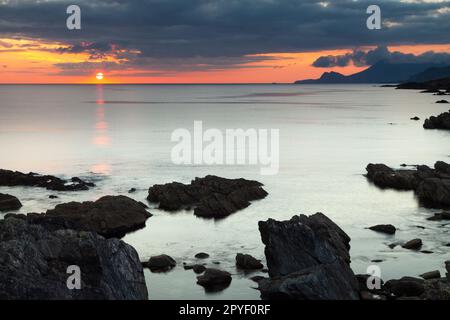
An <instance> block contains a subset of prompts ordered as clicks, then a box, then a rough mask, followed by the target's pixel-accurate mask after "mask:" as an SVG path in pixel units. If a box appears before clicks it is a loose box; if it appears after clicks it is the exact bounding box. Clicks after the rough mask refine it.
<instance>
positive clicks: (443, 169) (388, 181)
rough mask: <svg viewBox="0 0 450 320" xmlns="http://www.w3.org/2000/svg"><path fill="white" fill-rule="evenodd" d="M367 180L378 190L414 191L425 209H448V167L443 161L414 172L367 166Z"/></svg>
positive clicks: (449, 173)
mask: <svg viewBox="0 0 450 320" xmlns="http://www.w3.org/2000/svg"><path fill="white" fill-rule="evenodd" d="M366 170H367V175H366V177H367V179H368V180H369V181H371V182H373V183H374V184H375V185H377V186H378V187H380V188H391V189H396V190H414V192H415V194H416V195H417V197H418V198H419V200H420V202H421V203H422V204H423V205H425V206H427V207H434V208H447V207H450V165H449V164H448V163H446V162H443V161H438V162H436V163H435V165H434V168H430V167H428V166H425V165H420V166H417V168H416V170H403V169H400V170H394V169H392V168H389V167H388V166H386V165H384V164H369V165H368V166H367V168H366Z"/></svg>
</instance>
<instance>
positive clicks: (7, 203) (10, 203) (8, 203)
mask: <svg viewBox="0 0 450 320" xmlns="http://www.w3.org/2000/svg"><path fill="white" fill-rule="evenodd" d="M21 207H22V203H20V201H19V199H17V198H16V197H14V196H12V195H9V194H4V193H0V212H2V211H12V210H19V209H20V208H21Z"/></svg>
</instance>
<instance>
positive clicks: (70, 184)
mask: <svg viewBox="0 0 450 320" xmlns="http://www.w3.org/2000/svg"><path fill="white" fill-rule="evenodd" d="M0 186H9V187H14V186H27V187H40V188H46V189H48V190H54V191H81V190H89V187H94V186H95V184H93V183H90V182H86V181H83V180H81V179H80V178H77V177H74V178H72V179H70V180H69V181H67V180H63V179H60V178H57V177H54V176H50V175H44V176H43V175H40V174H37V173H33V172H30V173H27V174H25V173H22V172H19V171H11V170H3V169H0Z"/></svg>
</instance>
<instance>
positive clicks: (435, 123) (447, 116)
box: [423, 112, 450, 130]
mask: <svg viewBox="0 0 450 320" xmlns="http://www.w3.org/2000/svg"><path fill="white" fill-rule="evenodd" d="M423 127H424V128H425V129H442V130H450V112H444V113H441V114H440V115H438V116H437V117H434V116H432V117H430V118H428V119H426V120H425V123H424V124H423Z"/></svg>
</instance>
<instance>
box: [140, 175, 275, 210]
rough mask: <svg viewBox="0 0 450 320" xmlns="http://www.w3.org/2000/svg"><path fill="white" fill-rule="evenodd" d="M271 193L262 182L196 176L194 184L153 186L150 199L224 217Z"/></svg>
mask: <svg viewBox="0 0 450 320" xmlns="http://www.w3.org/2000/svg"><path fill="white" fill-rule="evenodd" d="M266 196H267V192H266V191H265V190H264V189H263V188H262V184H261V183H260V182H258V181H251V180H246V179H226V178H221V177H217V176H212V175H209V176H206V177H204V178H195V179H194V180H193V181H191V183H190V184H182V183H179V182H172V183H167V184H164V185H154V186H152V187H150V189H149V194H148V197H147V199H148V200H149V201H150V202H155V203H159V208H160V209H163V210H167V211H176V210H180V209H184V208H186V207H189V208H190V207H194V214H195V215H196V216H199V217H203V218H224V217H226V216H228V215H230V214H232V213H234V212H236V211H238V210H241V209H244V208H246V207H248V206H249V205H250V201H253V200H259V199H263V198H265V197H266Z"/></svg>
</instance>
